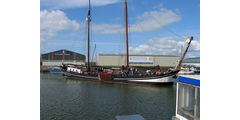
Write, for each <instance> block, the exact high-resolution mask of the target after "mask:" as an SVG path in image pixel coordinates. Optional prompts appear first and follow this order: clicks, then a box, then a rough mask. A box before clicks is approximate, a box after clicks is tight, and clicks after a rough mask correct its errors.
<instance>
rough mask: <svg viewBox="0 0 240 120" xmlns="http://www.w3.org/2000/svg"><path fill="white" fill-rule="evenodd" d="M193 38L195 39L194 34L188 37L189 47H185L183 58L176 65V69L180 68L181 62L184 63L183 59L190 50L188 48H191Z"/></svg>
mask: <svg viewBox="0 0 240 120" xmlns="http://www.w3.org/2000/svg"><path fill="white" fill-rule="evenodd" d="M192 40H193V36H191V37H190V38H187V41H186V42H187V47H186V49H185V50H184V52H183V55H182V58H181V59H180V61H179V62H178V63H177V65H176V67H175V70H180V66H181V64H182V61H183V59H184V57H185V55H186V53H187V51H188V48H189V46H190V44H191V41H192Z"/></svg>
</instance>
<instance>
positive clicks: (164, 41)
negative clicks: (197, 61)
mask: <svg viewBox="0 0 240 120" xmlns="http://www.w3.org/2000/svg"><path fill="white" fill-rule="evenodd" d="M177 40H179V37H164V38H153V39H149V40H148V41H147V44H142V45H139V46H137V47H129V50H130V54H157V55H159V54H161V55H180V52H181V48H182V47H183V48H185V47H184V45H185V43H184V42H183V40H182V41H177ZM192 51H195V52H199V51H200V42H199V41H196V40H193V41H192V42H191V45H190V48H189V52H192Z"/></svg>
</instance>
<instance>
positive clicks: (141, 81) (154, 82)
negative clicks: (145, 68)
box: [64, 72, 177, 86]
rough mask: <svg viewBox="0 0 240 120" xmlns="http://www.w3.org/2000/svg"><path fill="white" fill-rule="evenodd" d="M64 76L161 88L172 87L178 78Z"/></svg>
mask: <svg viewBox="0 0 240 120" xmlns="http://www.w3.org/2000/svg"><path fill="white" fill-rule="evenodd" d="M64 76H67V77H69V78H72V79H80V80H90V81H97V82H103V83H116V84H130V85H143V86H159V85H172V84H173V83H174V82H175V81H176V79H177V77H176V75H175V74H173V75H165V76H155V77H139V78H127V77H126V78H117V77H113V78H112V79H111V80H100V77H99V76H89V75H81V74H79V73H72V72H64Z"/></svg>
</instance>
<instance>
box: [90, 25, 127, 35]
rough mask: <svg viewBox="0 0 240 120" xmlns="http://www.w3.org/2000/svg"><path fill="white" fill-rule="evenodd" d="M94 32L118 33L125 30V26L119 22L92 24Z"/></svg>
mask: <svg viewBox="0 0 240 120" xmlns="http://www.w3.org/2000/svg"><path fill="white" fill-rule="evenodd" d="M92 27H93V32H95V33H99V34H116V33H121V32H123V30H124V29H123V27H122V26H121V25H119V24H114V25H110V24H92Z"/></svg>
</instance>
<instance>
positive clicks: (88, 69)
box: [87, 0, 91, 72]
mask: <svg viewBox="0 0 240 120" xmlns="http://www.w3.org/2000/svg"><path fill="white" fill-rule="evenodd" d="M90 10H91V3H90V0H89V6H88V17H87V20H88V68H87V71H88V72H90V67H91V66H90V22H91V12H90Z"/></svg>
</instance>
